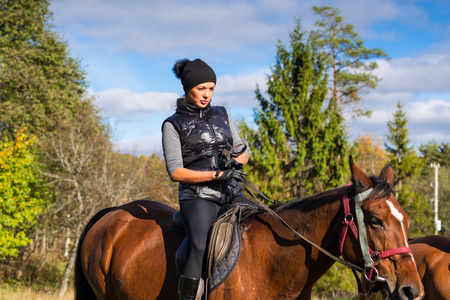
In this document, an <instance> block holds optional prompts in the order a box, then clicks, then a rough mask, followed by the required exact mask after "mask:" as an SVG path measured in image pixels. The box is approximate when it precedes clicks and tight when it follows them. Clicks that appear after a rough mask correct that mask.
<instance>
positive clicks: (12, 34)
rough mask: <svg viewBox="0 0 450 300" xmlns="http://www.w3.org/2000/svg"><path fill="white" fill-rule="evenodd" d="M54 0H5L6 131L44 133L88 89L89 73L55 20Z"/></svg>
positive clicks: (0, 18) (0, 95)
mask: <svg viewBox="0 0 450 300" xmlns="http://www.w3.org/2000/svg"><path fill="white" fill-rule="evenodd" d="M48 7H49V1H48V0H1V1H0V120H1V121H0V130H2V131H5V132H8V133H9V136H10V137H14V135H15V133H16V132H18V131H19V130H21V129H22V128H24V127H27V128H28V132H29V133H31V134H36V135H37V136H38V138H40V135H41V133H42V132H44V131H46V130H51V129H52V128H54V126H55V124H57V123H58V122H59V121H60V120H61V119H62V118H63V116H64V112H65V111H66V110H69V111H70V110H72V109H73V108H74V105H75V103H77V102H78V101H80V99H81V98H82V97H81V95H83V94H84V93H85V90H86V82H85V74H84V72H83V71H82V70H81V69H80V66H79V62H78V61H77V60H76V59H73V58H71V57H70V56H69V53H68V50H67V45H66V43H65V42H63V41H62V40H61V38H60V37H59V35H58V33H57V32H56V31H54V28H53V27H52V26H51V25H50V23H49V20H50V19H51V14H50V12H49V10H48Z"/></svg>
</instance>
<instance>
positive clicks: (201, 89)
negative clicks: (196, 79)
mask: <svg viewBox="0 0 450 300" xmlns="http://www.w3.org/2000/svg"><path fill="white" fill-rule="evenodd" d="M215 87H216V84H215V83H214V82H204V83H200V84H199V85H197V86H195V87H193V88H192V89H190V90H189V91H187V92H186V101H187V102H188V103H190V104H193V105H195V106H198V107H200V108H205V107H206V105H208V103H209V101H210V100H211V97H212V95H213V94H214V88H215Z"/></svg>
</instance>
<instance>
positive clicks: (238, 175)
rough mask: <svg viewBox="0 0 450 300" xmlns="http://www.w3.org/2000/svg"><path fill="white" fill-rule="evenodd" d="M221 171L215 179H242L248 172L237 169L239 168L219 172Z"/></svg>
mask: <svg viewBox="0 0 450 300" xmlns="http://www.w3.org/2000/svg"><path fill="white" fill-rule="evenodd" d="M220 173H222V174H221V175H219V177H218V178H217V180H226V181H228V180H230V179H232V178H234V179H236V180H237V181H244V180H245V177H244V176H247V175H248V174H247V173H245V172H243V171H239V170H235V169H228V170H225V171H222V172H220Z"/></svg>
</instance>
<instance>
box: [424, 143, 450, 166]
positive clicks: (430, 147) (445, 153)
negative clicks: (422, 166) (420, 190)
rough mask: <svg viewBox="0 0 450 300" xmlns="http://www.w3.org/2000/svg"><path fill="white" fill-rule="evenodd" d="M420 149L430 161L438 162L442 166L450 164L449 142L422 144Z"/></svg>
mask: <svg viewBox="0 0 450 300" xmlns="http://www.w3.org/2000/svg"><path fill="white" fill-rule="evenodd" d="M419 151H420V152H422V154H423V156H424V157H425V158H427V160H428V162H429V163H432V162H434V163H438V164H439V165H440V166H441V167H448V166H450V146H449V144H447V143H441V144H439V145H438V144H437V142H436V141H431V142H428V144H423V145H420V147H419Z"/></svg>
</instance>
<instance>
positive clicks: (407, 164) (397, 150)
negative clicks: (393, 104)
mask: <svg viewBox="0 0 450 300" xmlns="http://www.w3.org/2000/svg"><path fill="white" fill-rule="evenodd" d="M393 116H394V119H393V120H390V121H388V123H387V125H388V129H389V134H388V135H387V136H386V137H387V141H388V143H386V144H385V147H386V151H387V152H388V158H389V162H390V163H391V164H392V166H393V168H394V171H395V172H396V179H395V182H394V188H397V189H398V190H401V189H402V181H403V180H405V179H411V178H412V177H415V176H417V175H419V173H420V170H421V169H422V168H423V166H424V165H425V160H424V159H422V158H421V157H419V156H418V155H417V152H416V151H414V149H413V147H412V146H410V140H409V138H408V128H407V125H408V119H407V118H406V114H405V112H404V111H403V106H402V105H401V103H400V102H398V103H397V111H395V113H394V115H393Z"/></svg>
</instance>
